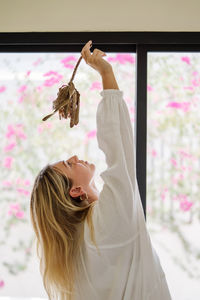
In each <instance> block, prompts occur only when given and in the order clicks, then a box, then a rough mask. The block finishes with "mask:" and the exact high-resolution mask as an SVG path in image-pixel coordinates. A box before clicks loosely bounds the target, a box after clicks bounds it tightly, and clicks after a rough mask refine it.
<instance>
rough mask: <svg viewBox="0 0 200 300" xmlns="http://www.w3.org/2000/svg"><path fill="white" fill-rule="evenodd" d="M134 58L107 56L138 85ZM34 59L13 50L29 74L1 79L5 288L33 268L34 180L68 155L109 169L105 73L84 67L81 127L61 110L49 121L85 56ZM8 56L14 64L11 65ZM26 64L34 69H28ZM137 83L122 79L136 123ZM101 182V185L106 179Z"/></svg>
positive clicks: (18, 68)
mask: <svg viewBox="0 0 200 300" xmlns="http://www.w3.org/2000/svg"><path fill="white" fill-rule="evenodd" d="M134 56H135V55H133V54H126V53H125V54H123V53H122V54H110V55H109V54H108V55H107V58H106V59H108V60H110V61H111V62H112V65H113V68H116V69H117V73H118V74H120V77H122V78H123V77H125V76H126V77H127V70H128V72H129V75H128V77H129V78H130V79H131V82H132V83H133V80H134V78H133V76H134V68H135V57H134ZM29 57H30V61H29V62H28V63H27V64H25V63H24V64H23V63H20V61H24V58H23V53H22V54H19V59H18V60H17V61H18V62H19V63H17V62H16V61H15V60H13V59H12V54H8V53H7V54H6V56H5V65H4V68H5V69H6V68H8V72H13V75H14V78H16V77H17V76H18V75H17V74H18V73H20V74H21V73H23V74H24V78H21V79H19V80H18V81H16V80H15V81H14V80H13V82H11V83H9V85H8V84H7V83H4V82H3V81H2V82H0V105H2V107H1V112H2V115H1V116H2V117H1V131H0V135H1V160H2V162H1V164H2V172H1V174H0V176H1V203H0V211H1V216H2V217H1V220H0V222H1V223H0V226H1V229H2V230H1V231H2V235H1V236H0V251H1V250H3V252H5V253H9V255H8V256H7V257H6V258H5V257H4V256H1V260H0V269H2V268H3V270H4V273H5V269H6V271H7V277H6V278H1V277H0V289H4V287H5V286H9V276H13V275H15V276H17V275H18V274H19V273H21V272H26V271H27V268H28V266H29V260H30V258H31V256H32V255H33V251H35V248H34V249H33V238H34V233H33V229H32V227H31V226H30V215H29V204H30V193H31V190H32V187H33V182H34V179H35V177H36V175H37V174H38V172H39V170H41V169H42V168H43V167H44V166H45V165H46V164H47V163H53V162H56V161H59V160H61V159H67V158H68V157H70V156H72V155H73V154H78V155H79V157H81V158H82V159H85V160H88V161H91V162H94V163H95V164H96V167H97V170H101V171H103V169H104V168H105V167H106V164H105V161H104V156H103V154H102V153H101V151H100V150H99V151H98V147H97V141H96V109H97V105H98V103H99V101H100V99H101V96H100V94H99V93H100V91H101V90H102V88H103V87H102V82H101V80H100V79H99V74H98V73H97V72H96V73H95V72H92V70H91V68H90V67H88V66H87V65H86V64H85V63H84V61H82V62H81V64H80V65H79V69H78V72H77V74H76V76H75V80H74V83H75V86H76V88H77V90H78V91H79V92H80V95H81V99H80V100H81V103H80V120H79V124H78V126H76V127H74V128H73V129H70V126H69V120H65V119H62V120H59V117H58V114H55V115H54V116H53V117H51V118H50V119H48V120H47V121H46V122H43V121H42V118H43V117H44V116H45V115H47V114H49V113H50V112H52V102H53V100H54V99H55V98H56V97H57V92H58V89H59V87H61V86H62V85H63V84H67V83H68V82H69V79H70V78H71V75H72V71H73V69H74V67H75V65H76V63H77V61H78V58H79V54H73V55H72V54H67V53H55V54H50V55H49V54H45V53H43V54H42V53H38V54H34V53H32V54H31V55H30V56H29ZM0 59H1V60H2V63H3V60H4V58H3V55H0ZM7 60H9V62H10V64H7ZM9 65H10V66H11V67H10V69H9ZM26 65H28V68H27V69H23V68H25V66H26ZM124 67H126V70H125V69H124ZM119 79H120V78H119ZM133 85H134V84H132V85H129V84H128V80H126V81H124V82H122V83H121V89H122V90H123V91H124V97H125V101H126V102H127V105H128V108H129V112H130V115H131V117H132V121H133V117H134V114H135V110H134V107H133V104H134V101H133V94H134V93H133V92H134V91H133ZM98 180H99V181H98ZM98 180H97V181H98V185H99V187H101V186H102V181H101V178H99V179H98ZM11 244H12V245H13V246H12V247H11V246H10V245H11ZM1 248H3V249H1ZM16 249H17V250H16ZM0 275H1V274H0ZM11 288H12V287H10V289H11ZM16 296H17V295H16ZM20 296H21V295H20Z"/></svg>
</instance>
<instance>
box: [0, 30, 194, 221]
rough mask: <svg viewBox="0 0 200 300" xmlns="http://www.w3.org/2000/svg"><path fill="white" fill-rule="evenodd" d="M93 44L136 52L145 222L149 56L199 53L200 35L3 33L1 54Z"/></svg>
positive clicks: (64, 49) (138, 161)
mask: <svg viewBox="0 0 200 300" xmlns="http://www.w3.org/2000/svg"><path fill="white" fill-rule="evenodd" d="M89 40H92V41H93V47H92V49H91V51H93V50H94V48H99V49H103V50H104V51H105V52H107V53H108V52H135V53H136V97H135V99H136V100H135V101H136V102H135V107H136V126H135V137H136V173H137V174H136V176H137V180H138V186H139V191H140V195H141V200H142V205H143V210H144V216H145V220H146V160H147V155H146V145H147V88H146V87H147V54H148V52H200V32H132V31H128V32H127V31H126V32H123V31H120V32H3V33H0V52H79V53H80V52H81V49H82V47H83V45H84V44H85V43H86V42H87V41H89Z"/></svg>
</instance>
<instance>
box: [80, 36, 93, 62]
mask: <svg viewBox="0 0 200 300" xmlns="http://www.w3.org/2000/svg"><path fill="white" fill-rule="evenodd" d="M91 47H92V41H89V42H87V43H86V44H85V46H84V47H83V49H82V51H81V54H82V56H83V58H84V59H85V60H86V62H87V60H88V58H89V57H90V56H91V52H90V48H91Z"/></svg>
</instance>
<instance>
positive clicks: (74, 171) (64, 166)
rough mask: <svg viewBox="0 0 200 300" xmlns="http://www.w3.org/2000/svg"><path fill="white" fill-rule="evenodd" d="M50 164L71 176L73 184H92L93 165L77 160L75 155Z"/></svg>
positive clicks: (85, 185) (86, 185) (83, 185)
mask: <svg viewBox="0 0 200 300" xmlns="http://www.w3.org/2000/svg"><path fill="white" fill-rule="evenodd" d="M52 166H53V167H56V168H57V169H59V170H60V171H61V172H62V173H64V174H65V175H66V176H67V177H69V178H71V179H72V181H73V185H74V186H82V187H88V186H89V185H90V184H92V181H93V178H94V174H95V165H94V164H90V163H88V162H86V161H83V160H79V158H78V157H77V155H74V156H72V157H70V158H69V159H67V160H64V161H59V162H57V163H54V164H52Z"/></svg>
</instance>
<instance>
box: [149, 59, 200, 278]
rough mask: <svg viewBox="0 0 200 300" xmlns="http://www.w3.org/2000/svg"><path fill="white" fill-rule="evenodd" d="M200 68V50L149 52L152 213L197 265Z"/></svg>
mask: <svg viewBox="0 0 200 300" xmlns="http://www.w3.org/2000/svg"><path fill="white" fill-rule="evenodd" d="M199 68H200V55H199V53H198V54H191V53H189V54H187V55H184V54H182V53H178V54H177V53H176V54H169V53H163V54H162V55H161V54H159V55H157V54H156V53H154V54H149V56H148V86H147V93H148V100H147V103H148V120H147V128H148V138H147V140H148V144H147V152H148V161H147V166H148V167H147V187H148V193H147V205H148V211H149V215H148V216H147V218H148V219H149V223H151V224H155V223H157V224H160V228H166V227H167V229H168V230H169V231H171V232H172V233H173V235H174V236H177V238H178V239H179V241H180V244H181V245H182V249H183V253H185V254H184V255H185V256H186V257H188V260H189V259H193V260H194V265H195V266H196V265H198V264H199V262H198V260H199V253H200V250H199V249H196V250H195V248H194V247H193V245H192V244H191V239H190V236H188V234H187V233H186V232H188V231H189V230H190V232H192V228H194V232H193V234H191V236H192V235H193V236H194V237H195V226H194V224H195V223H196V222H198V223H199V218H200V215H199V202H200V200H199V186H200V177H199V159H200V151H199V149H200V145H199V138H198V136H199V111H200V89H199V88H200V72H199ZM186 229H187V230H186ZM160 230H162V229H160ZM196 234H197V233H196ZM196 238H197V236H196ZM193 242H194V243H195V240H194V241H193ZM172 252H173V247H172V250H171V253H172ZM168 253H170V250H169V247H168ZM171 255H172V254H171ZM173 255H174V254H173ZM179 257H180V253H178V254H177V255H176V256H175V257H174V262H175V263H176V262H177V264H179V266H180V267H182V269H183V271H184V272H186V273H187V275H188V276H191V277H195V278H197V277H198V276H200V269H198V270H197V269H195V267H194V268H192V265H191V264H188V262H187V261H186V262H183V261H181V259H180V258H179ZM178 262H179V263H178Z"/></svg>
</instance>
